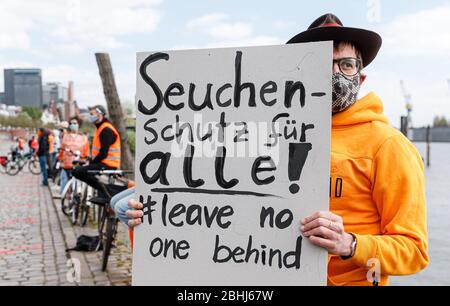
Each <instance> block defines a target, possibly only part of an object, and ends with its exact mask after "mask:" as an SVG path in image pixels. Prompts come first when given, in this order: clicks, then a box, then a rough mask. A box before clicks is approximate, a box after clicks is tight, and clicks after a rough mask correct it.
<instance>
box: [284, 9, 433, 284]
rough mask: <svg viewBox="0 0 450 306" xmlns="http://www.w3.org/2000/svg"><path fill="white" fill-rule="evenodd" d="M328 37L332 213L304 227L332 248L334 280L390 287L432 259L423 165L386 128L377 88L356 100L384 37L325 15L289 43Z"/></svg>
mask: <svg viewBox="0 0 450 306" xmlns="http://www.w3.org/2000/svg"><path fill="white" fill-rule="evenodd" d="M323 40H333V41H334V46H335V48H334V54H333V78H332V85H333V105H332V108H333V109H332V112H333V118H332V145H331V180H330V182H331V186H330V210H331V212H317V213H315V214H312V215H310V216H307V217H305V218H304V219H303V220H301V230H302V232H303V234H304V236H305V237H308V238H309V240H310V241H311V242H312V243H313V244H316V245H318V246H321V247H324V248H326V249H327V250H328V251H329V254H330V256H329V262H328V284H329V285H368V284H371V283H372V284H380V285H387V284H388V276H389V275H408V274H413V273H417V272H419V271H420V270H422V269H424V268H425V267H426V266H427V265H428V262H429V257H428V254H427V245H428V242H427V224H426V209H425V186H424V177H423V163H422V160H421V157H420V155H419V154H418V152H417V150H416V149H415V147H414V146H413V145H412V144H411V143H410V142H409V140H408V139H407V138H406V137H404V136H403V135H402V134H401V133H400V132H398V131H397V130H395V129H394V128H392V127H390V126H389V125H388V120H387V118H386V117H385V116H384V115H383V104H382V102H381V100H380V99H379V98H378V97H377V96H376V95H375V94H374V93H370V94H368V95H367V96H365V97H363V98H362V99H359V100H357V95H358V92H359V89H360V86H361V84H362V83H363V82H364V80H365V78H366V76H365V75H364V74H362V72H361V70H362V68H363V67H367V66H368V65H369V64H370V63H371V62H372V61H373V60H374V59H375V57H376V55H377V53H378V50H379V49H380V47H381V37H380V36H379V35H378V34H376V33H374V32H371V31H367V30H363V29H355V28H346V27H344V26H343V24H342V22H341V21H340V20H339V18H337V17H336V16H334V15H332V14H327V15H324V16H322V17H320V18H318V19H317V20H316V21H314V23H313V24H312V25H311V26H310V27H309V29H308V30H307V31H305V32H302V33H300V34H298V35H296V36H295V37H293V38H292V39H291V40H290V41H289V42H288V43H304V42H313V41H323Z"/></svg>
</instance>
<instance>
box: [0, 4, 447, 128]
mask: <svg viewBox="0 0 450 306" xmlns="http://www.w3.org/2000/svg"><path fill="white" fill-rule="evenodd" d="M328 12H331V13H334V14H336V15H337V16H338V17H339V18H340V19H341V20H342V21H343V23H344V25H347V26H351V27H361V28H365V29H370V30H373V31H376V32H378V33H379V34H380V35H381V36H382V38H383V46H382V49H381V50H380V53H379V55H378V57H377V59H376V60H375V61H374V62H373V63H372V64H371V65H370V66H369V67H367V69H365V73H366V74H367V76H368V77H367V80H366V82H365V84H364V85H363V87H362V89H361V94H360V95H361V96H363V95H365V94H366V93H368V92H370V91H374V92H375V93H377V94H378V95H379V96H380V97H381V99H382V100H383V101H384V106H385V114H386V115H387V116H388V117H389V119H390V121H391V123H392V124H393V125H394V126H398V125H399V121H400V116H401V115H402V114H405V112H406V111H405V103H404V100H405V99H404V97H403V93H402V90H401V86H400V80H403V81H404V84H405V88H406V91H407V93H408V94H410V95H411V96H412V104H413V113H412V120H413V125H414V126H423V125H427V124H431V123H432V120H433V118H434V117H435V116H437V115H439V116H442V115H443V116H446V117H447V118H450V81H449V80H450V18H449V16H450V1H449V0H447V1H444V0H396V1H387V0H340V1H329V0H318V1H303V0H277V1H273V0H272V1H267V0H239V1H236V0H184V1H182V0H127V1H123V0H1V1H0V91H3V87H4V84H3V73H2V71H3V69H5V68H29V67H35V68H41V69H42V73H43V81H44V82H61V83H63V84H67V83H68V82H69V81H70V80H73V81H74V82H75V96H76V99H77V101H78V102H79V104H80V105H81V106H83V107H86V106H88V105H93V104H105V99H104V96H103V90H102V86H101V81H100V78H99V75H98V68H97V64H96V61H95V56H94V53H95V52H108V53H109V54H110V56H111V60H112V64H113V68H114V72H115V77H116V83H117V87H118V91H119V95H120V97H121V99H122V101H124V102H129V103H133V101H134V95H135V79H136V76H135V73H136V72H135V63H136V59H135V58H136V52H141V51H164V50H175V49H191V48H210V47H240V46H258V45H274V44H284V43H285V42H286V41H287V40H289V39H290V38H291V37H292V36H294V35H295V34H297V33H299V32H301V31H303V30H305V29H306V28H307V27H308V26H309V25H310V24H311V23H312V21H314V19H316V18H317V17H319V16H320V15H322V14H324V13H328Z"/></svg>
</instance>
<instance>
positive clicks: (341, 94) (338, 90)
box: [332, 72, 361, 114]
mask: <svg viewBox="0 0 450 306" xmlns="http://www.w3.org/2000/svg"><path fill="white" fill-rule="evenodd" d="M360 77H361V76H360V74H359V73H358V74H357V75H355V76H353V77H347V76H344V75H343V74H342V73H339V72H337V73H335V74H333V77H332V83H333V104H332V110H333V114H336V113H340V112H343V111H345V110H346V109H348V108H349V107H350V106H352V105H353V104H355V102H356V99H357V98H358V93H359V89H360V88H361V79H360Z"/></svg>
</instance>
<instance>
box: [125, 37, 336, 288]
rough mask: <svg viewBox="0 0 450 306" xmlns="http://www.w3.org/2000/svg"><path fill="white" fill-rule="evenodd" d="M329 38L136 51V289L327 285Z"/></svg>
mask: <svg viewBox="0 0 450 306" xmlns="http://www.w3.org/2000/svg"><path fill="white" fill-rule="evenodd" d="M331 52H332V45H331V43H329V42H323V43H313V44H302V45H285V46H270V47H250V48H236V49H232V48H230V49H210V50H192V51H170V52H155V53H138V55H137V95H136V103H137V108H138V114H137V125H136V127H137V155H136V169H138V173H137V174H136V180H137V190H136V194H137V199H138V200H140V201H141V202H143V203H144V204H145V205H144V206H145V208H144V214H145V215H144V218H143V224H142V225H141V226H139V227H138V228H137V229H136V234H135V243H134V248H135V249H134V260H133V283H134V284H136V285H144V284H150V285H151V284H153V285H302V284H310V285H314V284H325V280H326V252H325V251H323V250H321V249H319V248H317V247H314V246H312V245H311V244H310V243H309V242H307V241H306V240H303V239H302V236H301V234H300V230H299V227H300V225H299V221H300V219H301V218H302V217H304V216H305V215H307V214H309V213H312V212H314V211H317V210H326V209H328V184H327V183H328V177H329V155H330V153H329V152H330V143H329V142H330V117H331V116H330V109H331V107H330V103H331V94H330V89H331V86H330V80H331V59H332V53H331Z"/></svg>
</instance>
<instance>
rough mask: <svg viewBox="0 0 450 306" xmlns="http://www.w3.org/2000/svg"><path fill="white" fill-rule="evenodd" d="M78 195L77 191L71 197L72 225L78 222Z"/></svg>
mask: <svg viewBox="0 0 450 306" xmlns="http://www.w3.org/2000/svg"><path fill="white" fill-rule="evenodd" d="M80 201H81V199H80V195H79V194H78V193H75V194H74V196H73V197H72V201H71V208H70V210H71V212H72V214H71V218H70V221H71V222H72V224H73V225H75V224H77V222H78V216H79V214H80Z"/></svg>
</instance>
